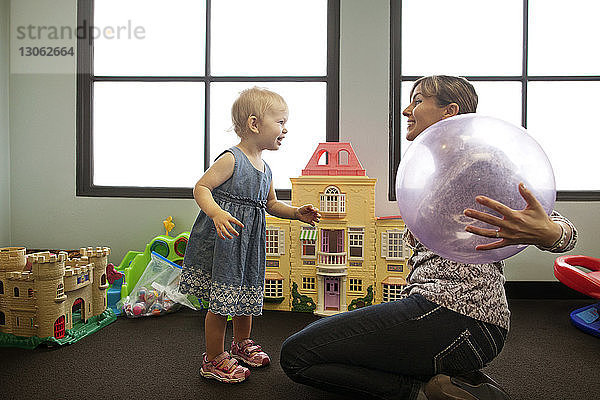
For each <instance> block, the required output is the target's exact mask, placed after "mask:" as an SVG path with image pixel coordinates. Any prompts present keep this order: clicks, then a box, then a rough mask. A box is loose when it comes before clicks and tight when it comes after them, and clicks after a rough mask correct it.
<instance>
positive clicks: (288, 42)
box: [211, 0, 327, 76]
mask: <svg viewBox="0 0 600 400" xmlns="http://www.w3.org/2000/svg"><path fill="white" fill-rule="evenodd" d="M211 11H212V17H211V31H212V37H211V52H212V53H211V57H212V60H211V74H212V75H226V76H238V75H239V76H268V75H275V76H279V75H282V76H290V75H317V76H324V75H326V71H327V1H326V0H301V1H300V0H296V1H281V0H254V1H247V0H228V1H223V0H219V1H213V2H212V3H211Z"/></svg>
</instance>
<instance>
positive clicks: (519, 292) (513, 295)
mask: <svg viewBox="0 0 600 400" xmlns="http://www.w3.org/2000/svg"><path fill="white" fill-rule="evenodd" d="M504 289H505V290H506V297H508V298H509V299H591V298H590V297H589V296H586V295H585V294H583V293H579V292H578V291H576V290H573V289H571V288H570V287H568V286H565V285H563V284H562V283H560V282H552V281H508V282H506V283H505V284H504Z"/></svg>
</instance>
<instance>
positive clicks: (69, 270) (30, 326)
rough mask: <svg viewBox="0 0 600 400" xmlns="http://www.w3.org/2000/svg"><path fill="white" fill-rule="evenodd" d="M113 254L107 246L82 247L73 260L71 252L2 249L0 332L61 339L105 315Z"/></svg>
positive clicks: (15, 248) (22, 248)
mask: <svg viewBox="0 0 600 400" xmlns="http://www.w3.org/2000/svg"><path fill="white" fill-rule="evenodd" d="M109 254H110V249H109V248H108V247H97V248H96V249H93V248H91V247H88V248H87V249H86V248H82V249H81V250H80V255H81V258H72V259H68V258H67V253H66V252H60V253H58V254H52V253H50V252H41V253H34V254H30V255H26V251H25V248H24V247H8V248H2V249H0V333H5V334H12V335H15V336H19V337H32V336H35V337H39V338H47V337H53V338H55V339H61V338H64V337H65V333H66V330H71V329H74V328H77V327H78V326H80V325H82V324H85V323H86V322H87V321H88V320H89V319H90V318H92V317H95V316H99V315H100V314H102V313H104V312H105V310H106V308H107V304H106V289H107V288H108V286H109V285H108V282H107V279H106V267H107V262H108V255H109ZM110 322H112V321H110ZM88 333H89V332H88Z"/></svg>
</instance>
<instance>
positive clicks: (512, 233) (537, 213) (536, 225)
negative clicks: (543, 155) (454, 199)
mask: <svg viewBox="0 0 600 400" xmlns="http://www.w3.org/2000/svg"><path fill="white" fill-rule="evenodd" d="M519 193H520V194H521V196H522V197H523V199H525V201H526V202H527V206H526V207H525V208H524V209H523V210H513V209H511V208H509V207H507V206H505V205H504V204H502V203H500V202H498V201H496V200H492V199H490V198H489V197H486V196H477V197H476V198H475V201H477V202H478V203H479V204H481V205H483V206H485V207H488V208H490V209H492V210H494V211H496V212H498V213H499V214H501V215H502V218H499V217H496V216H494V215H491V214H488V213H485V212H481V211H477V210H473V209H472V208H467V209H466V210H465V211H464V214H465V215H466V216H467V217H471V218H474V219H477V220H479V221H483V222H486V223H488V224H490V225H494V226H497V227H498V229H486V228H478V227H475V226H473V225H469V226H467V227H466V228H465V230H466V231H467V232H471V233H474V234H476V235H479V236H485V237H489V238H498V239H499V240H497V241H495V242H492V243H489V244H482V245H479V246H477V247H475V249H476V250H492V249H498V248H501V247H505V246H510V245H515V244H533V245H541V246H551V245H552V244H553V243H555V242H556V240H558V239H559V238H560V236H561V233H562V231H561V227H560V225H558V223H556V222H554V221H552V220H551V219H550V217H548V215H547V214H546V212H545V211H544V208H543V207H542V205H541V204H540V202H539V201H538V199H536V198H535V196H534V195H533V193H531V191H530V190H529V189H527V188H526V187H525V185H524V184H523V183H520V184H519Z"/></svg>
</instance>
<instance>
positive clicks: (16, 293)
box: [14, 287, 19, 297]
mask: <svg viewBox="0 0 600 400" xmlns="http://www.w3.org/2000/svg"><path fill="white" fill-rule="evenodd" d="M14 295H15V297H19V288H18V287H16V288H15V290H14Z"/></svg>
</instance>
